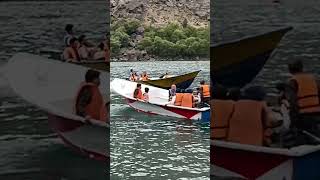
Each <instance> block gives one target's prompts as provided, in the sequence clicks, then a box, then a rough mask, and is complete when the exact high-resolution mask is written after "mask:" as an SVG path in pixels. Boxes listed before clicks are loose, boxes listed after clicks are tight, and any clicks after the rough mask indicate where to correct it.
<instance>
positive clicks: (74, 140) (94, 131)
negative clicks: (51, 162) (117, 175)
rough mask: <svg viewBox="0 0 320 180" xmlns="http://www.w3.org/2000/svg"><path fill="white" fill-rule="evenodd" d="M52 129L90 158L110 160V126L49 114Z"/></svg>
mask: <svg viewBox="0 0 320 180" xmlns="http://www.w3.org/2000/svg"><path fill="white" fill-rule="evenodd" d="M48 120H49V125H50V127H51V129H52V130H53V131H54V132H55V133H57V134H58V136H59V137H60V139H61V140H62V141H63V142H64V144H65V145H67V146H68V147H70V148H71V149H73V150H74V151H76V152H77V153H79V154H82V155H84V156H87V157H89V158H92V159H95V160H99V161H108V160H109V159H110V156H109V153H108V152H109V151H108V150H109V149H108V147H109V142H108V141H109V138H107V134H108V130H109V129H108V128H106V127H99V126H95V125H88V124H85V123H83V122H81V121H76V120H72V119H67V118H64V117H61V116H57V115H54V114H48Z"/></svg>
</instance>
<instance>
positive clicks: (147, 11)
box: [110, 0, 210, 27]
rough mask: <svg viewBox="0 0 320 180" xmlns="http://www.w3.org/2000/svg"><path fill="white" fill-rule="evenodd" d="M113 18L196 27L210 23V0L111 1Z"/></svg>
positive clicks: (146, 23)
mask: <svg viewBox="0 0 320 180" xmlns="http://www.w3.org/2000/svg"><path fill="white" fill-rule="evenodd" d="M110 6H111V17H113V18H115V19H120V18H136V19H139V20H141V21H142V22H143V23H144V24H145V25H149V24H152V25H155V26H157V25H159V26H161V25H163V24H167V23H168V22H174V21H176V22H180V23H183V22H187V23H188V24H189V25H193V26H196V27H203V26H207V25H208V24H209V21H210V0H111V4H110Z"/></svg>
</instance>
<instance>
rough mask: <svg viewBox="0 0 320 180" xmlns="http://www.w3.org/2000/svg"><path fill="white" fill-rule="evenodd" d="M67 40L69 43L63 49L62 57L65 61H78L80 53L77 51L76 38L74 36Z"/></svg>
mask: <svg viewBox="0 0 320 180" xmlns="http://www.w3.org/2000/svg"><path fill="white" fill-rule="evenodd" d="M69 42H70V45H69V46H68V47H66V48H65V49H64V51H63V59H64V60H65V61H67V62H79V61H80V55H79V53H78V47H79V43H78V40H77V39H76V38H72V39H70V41H69Z"/></svg>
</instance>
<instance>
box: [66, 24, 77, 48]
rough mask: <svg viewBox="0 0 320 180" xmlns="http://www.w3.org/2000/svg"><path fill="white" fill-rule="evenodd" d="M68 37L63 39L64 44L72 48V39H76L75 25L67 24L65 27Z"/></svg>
mask: <svg viewBox="0 0 320 180" xmlns="http://www.w3.org/2000/svg"><path fill="white" fill-rule="evenodd" d="M65 31H66V35H65V36H64V38H63V42H64V44H65V46H66V47H68V46H70V40H71V39H72V38H75V36H74V33H73V25H72V24H67V25H66V27H65Z"/></svg>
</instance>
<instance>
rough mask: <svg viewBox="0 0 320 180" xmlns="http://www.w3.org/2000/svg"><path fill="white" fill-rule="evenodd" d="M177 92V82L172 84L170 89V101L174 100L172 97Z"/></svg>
mask: <svg viewBox="0 0 320 180" xmlns="http://www.w3.org/2000/svg"><path fill="white" fill-rule="evenodd" d="M176 92H177V86H176V85H175V84H172V85H171V88H170V89H169V101H171V100H172V97H174V96H175V95H176Z"/></svg>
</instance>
